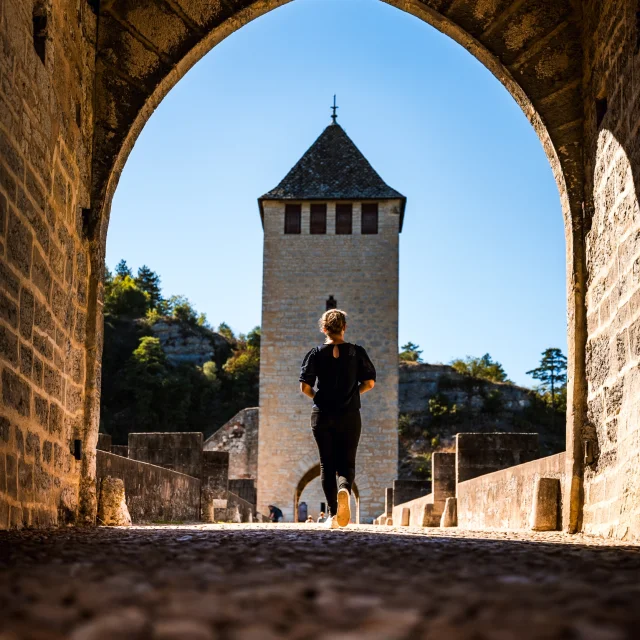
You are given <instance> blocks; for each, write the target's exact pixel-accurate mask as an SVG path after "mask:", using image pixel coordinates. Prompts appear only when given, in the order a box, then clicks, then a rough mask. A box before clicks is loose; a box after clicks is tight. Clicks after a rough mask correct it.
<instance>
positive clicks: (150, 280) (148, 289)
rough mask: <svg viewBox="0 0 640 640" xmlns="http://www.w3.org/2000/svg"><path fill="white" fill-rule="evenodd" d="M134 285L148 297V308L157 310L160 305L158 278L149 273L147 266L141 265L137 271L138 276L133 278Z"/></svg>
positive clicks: (153, 272)
mask: <svg viewBox="0 0 640 640" xmlns="http://www.w3.org/2000/svg"><path fill="white" fill-rule="evenodd" d="M135 283H136V285H138V288H139V289H141V290H142V291H144V292H145V293H146V294H147V295H148V296H149V308H150V309H158V308H159V307H160V305H161V304H162V289H161V287H160V276H159V275H158V274H157V273H156V272H155V271H151V269H149V267H147V265H145V264H143V265H142V266H141V267H140V268H139V269H138V275H137V276H136V277H135Z"/></svg>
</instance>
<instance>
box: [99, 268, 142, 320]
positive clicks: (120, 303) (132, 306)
mask: <svg viewBox="0 0 640 640" xmlns="http://www.w3.org/2000/svg"><path fill="white" fill-rule="evenodd" d="M148 307H149V296H148V294H146V293H145V292H144V291H142V290H141V289H139V288H138V286H137V285H136V283H135V281H134V280H133V278H131V276H127V275H125V276H120V275H118V276H116V277H115V278H112V279H111V280H110V281H108V282H105V298H104V311H105V313H108V314H111V315H115V316H127V317H130V318H142V317H143V316H144V315H145V314H146V312H147V309H148Z"/></svg>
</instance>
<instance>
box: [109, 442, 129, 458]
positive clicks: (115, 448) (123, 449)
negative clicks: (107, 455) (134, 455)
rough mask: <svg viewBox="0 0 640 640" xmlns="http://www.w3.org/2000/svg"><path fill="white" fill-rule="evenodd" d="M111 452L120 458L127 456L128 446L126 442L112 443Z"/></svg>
mask: <svg viewBox="0 0 640 640" xmlns="http://www.w3.org/2000/svg"><path fill="white" fill-rule="evenodd" d="M111 453H113V454H114V455H116V456H121V457H122V458H128V457H129V447H128V446H127V445H126V444H112V445H111Z"/></svg>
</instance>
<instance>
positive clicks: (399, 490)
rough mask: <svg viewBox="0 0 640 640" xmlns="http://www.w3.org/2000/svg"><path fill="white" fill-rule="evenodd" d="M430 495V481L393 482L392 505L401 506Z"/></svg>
mask: <svg viewBox="0 0 640 640" xmlns="http://www.w3.org/2000/svg"><path fill="white" fill-rule="evenodd" d="M429 493H431V481H430V480H394V481H393V504H394V505H396V504H402V503H403V502H409V500H415V499H416V498H420V497H422V496H426V495H428V494H429Z"/></svg>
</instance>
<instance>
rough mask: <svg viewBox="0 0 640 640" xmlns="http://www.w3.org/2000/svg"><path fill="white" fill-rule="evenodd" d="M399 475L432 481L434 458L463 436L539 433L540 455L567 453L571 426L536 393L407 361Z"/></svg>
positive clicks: (401, 407)
mask: <svg viewBox="0 0 640 640" xmlns="http://www.w3.org/2000/svg"><path fill="white" fill-rule="evenodd" d="M399 413H400V416H399V425H398V431H399V441H400V460H399V469H398V477H399V478H403V479H410V478H424V477H428V475H429V473H430V468H431V454H432V453H433V451H436V450H446V449H448V448H452V447H453V442H454V438H455V434H456V433H460V432H492V431H498V432H508V431H514V432H521V433H524V432H535V433H538V434H539V438H540V454H541V455H545V456H546V455H551V454H553V453H559V452H560V451H564V449H565V423H564V419H563V417H562V416H559V415H551V412H550V411H549V410H548V408H547V407H545V406H544V405H542V403H541V402H540V401H539V400H538V399H537V397H536V395H535V394H534V393H533V392H532V391H531V390H530V389H525V388H523V387H518V386H516V385H512V384H506V383H495V382H489V381H487V380H481V379H478V378H472V377H470V376H465V375H462V374H460V373H458V372H457V371H455V370H454V369H453V368H452V367H450V366H447V365H431V364H422V363H401V364H400V379H399Z"/></svg>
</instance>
